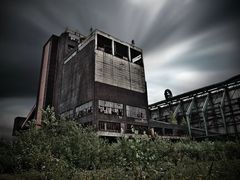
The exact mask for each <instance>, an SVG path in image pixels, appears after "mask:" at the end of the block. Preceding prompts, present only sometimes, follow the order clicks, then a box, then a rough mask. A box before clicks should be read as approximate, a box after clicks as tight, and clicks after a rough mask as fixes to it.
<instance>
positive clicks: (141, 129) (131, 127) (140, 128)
mask: <svg viewBox="0 0 240 180" xmlns="http://www.w3.org/2000/svg"><path fill="white" fill-rule="evenodd" d="M136 131H137V132H138V134H144V133H147V131H148V127H147V126H140V125H133V124H127V130H126V133H135V132H136Z"/></svg>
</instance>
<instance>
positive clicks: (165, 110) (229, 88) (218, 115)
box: [149, 75, 240, 137]
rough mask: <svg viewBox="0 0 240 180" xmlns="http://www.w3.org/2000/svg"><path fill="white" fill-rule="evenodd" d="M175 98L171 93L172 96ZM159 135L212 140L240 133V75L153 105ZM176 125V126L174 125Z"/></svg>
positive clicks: (152, 121) (153, 122) (152, 118)
mask: <svg viewBox="0 0 240 180" xmlns="http://www.w3.org/2000/svg"><path fill="white" fill-rule="evenodd" d="M170 94H171V93H170ZM149 111H150V120H149V126H150V127H152V128H154V130H155V132H157V133H158V134H171V135H177V134H178V135H189V136H190V137H201V136H203V137H209V136H218V135H233V136H238V135H239V133H240V75H237V76H234V77H232V78H230V79H228V80H226V81H224V82H220V83H217V84H213V85H210V86H206V87H203V88H200V89H197V90H194V91H190V92H187V93H184V94H180V95H177V96H174V97H171V96H170V97H167V99H166V100H163V101H160V102H157V103H154V104H151V105H149ZM173 124H175V125H173Z"/></svg>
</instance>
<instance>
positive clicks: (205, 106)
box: [202, 94, 209, 136]
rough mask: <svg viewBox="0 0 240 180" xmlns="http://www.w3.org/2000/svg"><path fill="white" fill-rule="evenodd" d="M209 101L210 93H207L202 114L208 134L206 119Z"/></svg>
mask: <svg viewBox="0 0 240 180" xmlns="http://www.w3.org/2000/svg"><path fill="white" fill-rule="evenodd" d="M208 102H209V94H208V95H207V97H206V99H205V102H204V104H203V108H202V115H203V122H204V129H205V134H206V136H208V129H207V119H206V110H207V105H208Z"/></svg>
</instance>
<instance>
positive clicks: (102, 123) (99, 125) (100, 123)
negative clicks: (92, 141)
mask: <svg viewBox="0 0 240 180" xmlns="http://www.w3.org/2000/svg"><path fill="white" fill-rule="evenodd" d="M98 129H99V130H102V131H105V123H104V122H103V121H99V123H98Z"/></svg>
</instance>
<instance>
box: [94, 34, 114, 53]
mask: <svg viewBox="0 0 240 180" xmlns="http://www.w3.org/2000/svg"><path fill="white" fill-rule="evenodd" d="M97 49H98V50H101V51H104V52H106V53H109V54H112V40H111V39H108V38H106V37H104V36H101V35H99V34H98V35H97Z"/></svg>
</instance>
